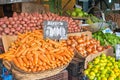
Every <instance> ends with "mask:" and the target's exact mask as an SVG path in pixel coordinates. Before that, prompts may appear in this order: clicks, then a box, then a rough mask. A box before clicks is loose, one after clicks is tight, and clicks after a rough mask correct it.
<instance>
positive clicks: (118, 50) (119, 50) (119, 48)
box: [115, 44, 120, 60]
mask: <svg viewBox="0 0 120 80" xmlns="http://www.w3.org/2000/svg"><path fill="white" fill-rule="evenodd" d="M115 53H116V59H117V60H119V59H120V44H117V45H116V52H115Z"/></svg>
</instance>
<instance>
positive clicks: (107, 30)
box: [102, 28, 113, 34]
mask: <svg viewBox="0 0 120 80" xmlns="http://www.w3.org/2000/svg"><path fill="white" fill-rule="evenodd" d="M102 32H103V33H111V34H112V33H113V32H112V30H111V29H110V28H106V29H105V30H103V31H102Z"/></svg>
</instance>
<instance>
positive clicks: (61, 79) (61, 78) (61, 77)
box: [41, 70, 68, 80]
mask: <svg viewBox="0 0 120 80" xmlns="http://www.w3.org/2000/svg"><path fill="white" fill-rule="evenodd" d="M41 80H68V71H67V70H64V71H62V72H60V73H59V74H57V75H54V76H51V77H48V78H45V79H41Z"/></svg>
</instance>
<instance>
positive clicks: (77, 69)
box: [67, 58, 84, 77]
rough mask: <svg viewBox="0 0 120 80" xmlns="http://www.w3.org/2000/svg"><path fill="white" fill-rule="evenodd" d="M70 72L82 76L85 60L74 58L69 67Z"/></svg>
mask: <svg viewBox="0 0 120 80" xmlns="http://www.w3.org/2000/svg"><path fill="white" fill-rule="evenodd" d="M67 70H68V73H69V74H70V75H72V76H75V77H76V76H80V75H81V74H82V73H83V71H84V60H80V59H79V58H74V59H73V60H72V61H71V63H70V64H69V66H68V67H67Z"/></svg>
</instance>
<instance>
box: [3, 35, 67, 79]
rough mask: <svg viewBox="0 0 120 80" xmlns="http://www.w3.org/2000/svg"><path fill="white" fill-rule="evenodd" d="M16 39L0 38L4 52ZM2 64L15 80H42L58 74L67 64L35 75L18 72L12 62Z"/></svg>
mask: <svg viewBox="0 0 120 80" xmlns="http://www.w3.org/2000/svg"><path fill="white" fill-rule="evenodd" d="M16 39H17V36H2V41H3V46H4V49H5V52H6V51H8V48H9V46H10V44H11V43H12V42H14V41H15V40H16ZM3 64H4V66H5V67H6V68H7V69H8V70H10V71H12V74H13V75H14V77H15V78H16V79H17V80H38V79H43V78H46V77H50V76H53V75H56V74H58V73H60V72H61V71H62V70H64V69H65V68H66V67H67V66H68V64H69V63H68V64H66V65H63V66H61V67H57V68H55V69H50V70H45V71H40V72H36V73H26V72H24V71H22V70H20V69H19V68H18V67H16V66H15V65H14V64H13V62H9V61H7V60H3Z"/></svg>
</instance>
